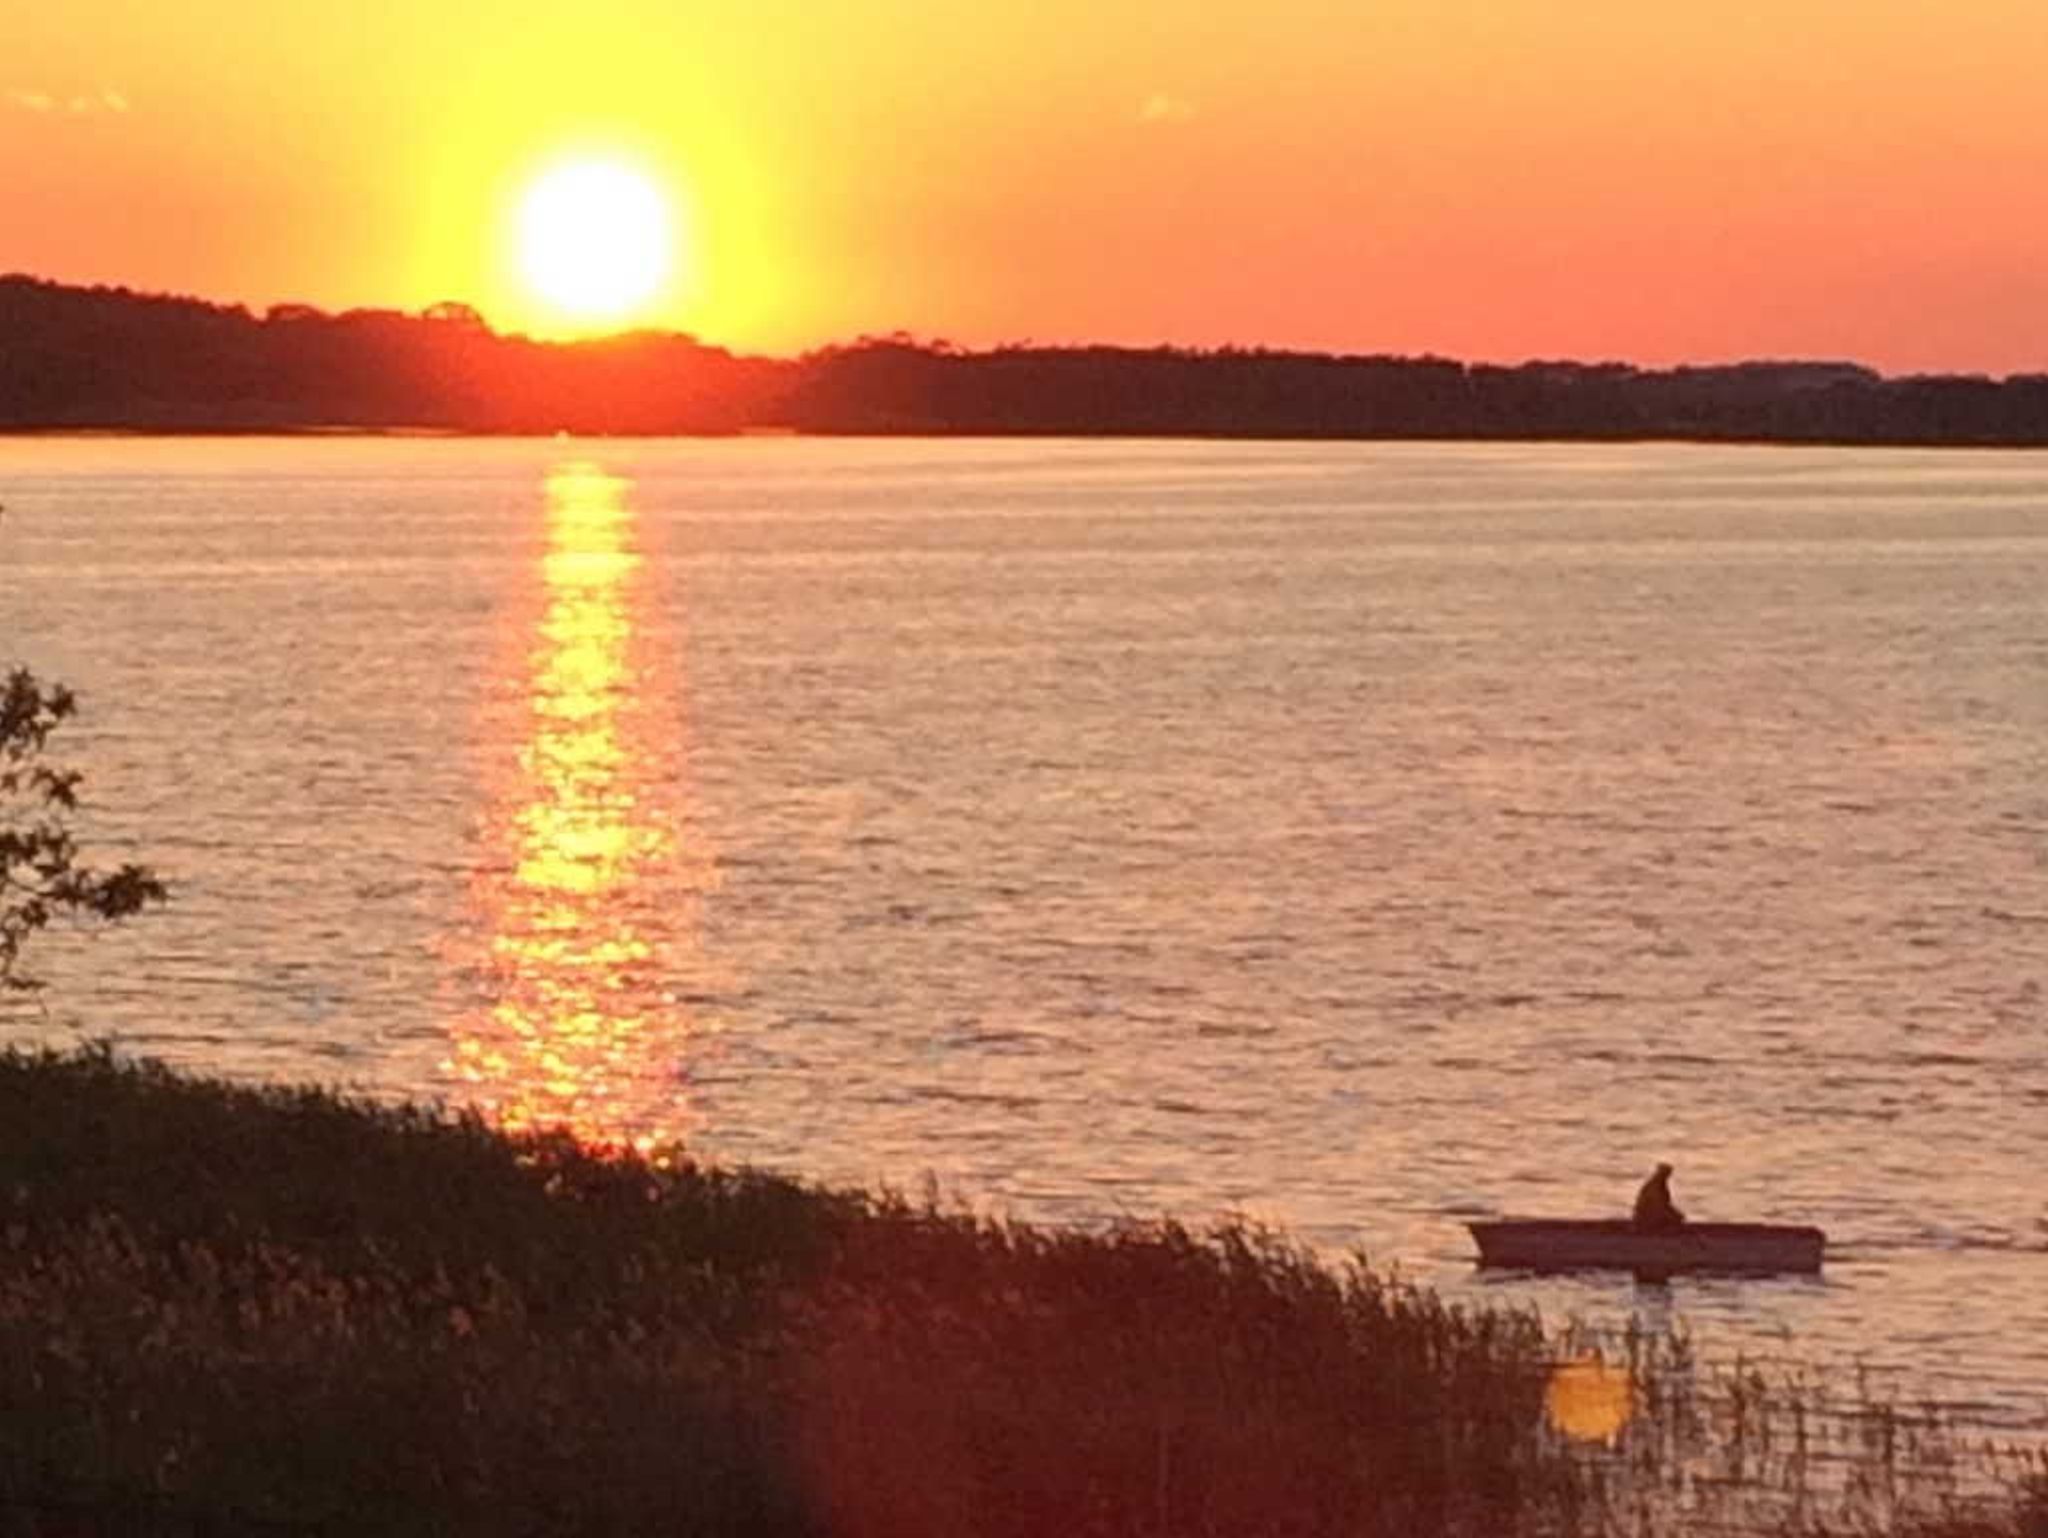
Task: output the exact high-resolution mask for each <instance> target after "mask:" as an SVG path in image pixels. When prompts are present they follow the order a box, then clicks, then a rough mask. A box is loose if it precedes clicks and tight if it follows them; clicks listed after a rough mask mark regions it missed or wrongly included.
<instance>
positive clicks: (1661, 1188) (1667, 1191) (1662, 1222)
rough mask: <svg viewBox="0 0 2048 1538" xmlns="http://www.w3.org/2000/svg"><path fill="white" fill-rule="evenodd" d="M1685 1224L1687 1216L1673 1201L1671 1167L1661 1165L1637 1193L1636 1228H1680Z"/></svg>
mask: <svg viewBox="0 0 2048 1538" xmlns="http://www.w3.org/2000/svg"><path fill="white" fill-rule="evenodd" d="M1684 1222H1685V1214H1684V1213H1682V1212H1680V1211H1679V1210H1678V1204H1677V1203H1676V1202H1674V1201H1672V1200H1671V1166H1670V1165H1668V1164H1660V1165H1658V1166H1657V1173H1656V1174H1654V1175H1652V1176H1651V1177H1650V1178H1649V1179H1648V1180H1646V1181H1644V1182H1643V1188H1642V1190H1640V1191H1638V1192H1637V1193H1636V1227H1638V1228H1648V1229H1662V1228H1678V1227H1680V1226H1681V1225H1683V1224H1684Z"/></svg>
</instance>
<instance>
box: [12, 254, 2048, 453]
mask: <svg viewBox="0 0 2048 1538" xmlns="http://www.w3.org/2000/svg"><path fill="white" fill-rule="evenodd" d="M322 427H324V428H342V429H359V430H377V429H401V428H418V429H440V430H447V431H457V432H480V433H533V432H554V431H558V430H566V431H570V432H578V433H692V434H713V433H736V432H745V431H752V430H765V429H787V430H793V431H797V432H809V433H905V434H990V435H1004V434H1067V435H1075V436H1088V435H1120V436H1203V437H1216V436H1222V437H1281V438H1496V439H1502V438H1577V439H1626V438H1684V439H1703V440H1750V441H1770V442H1784V443H1861V444H2008V445H2041V444H2048V373H2044V374H2024V375H2014V376H2011V377H2008V378H2005V379H2002V380H2000V379H1992V378H1988V377H1985V376H1981V375H1922V376H1910V377H1901V378H1886V377H1883V376H1881V375H1879V374H1878V373H1876V372H1875V371H1873V370H1871V369H1868V368H1864V367H1861V366H1859V365H1856V364H1853V363H1834V362H1756V363H1738V364H1732V365H1726V366H1716V367H1686V368H1675V369H1657V370H1652V369H1638V368H1634V367H1631V366H1629V365H1627V364H1621V363H1594V364H1586V363H1568V362H1533V363H1525V364H1521V365H1519V366H1514V367H1503V366H1496V365H1492V364H1465V363H1457V362H1453V361H1451V360H1448V359H1443V358H1435V357H1421V358H1406V357H1382V356H1366V357H1360V356H1334V355H1330V354H1323V353H1305V352H1283V351H1269V350H1265V349H1244V348H1223V349H1219V350H1192V349H1184V348H1166V347H1160V348H1150V349H1146V348H1129V347H1103V346H1076V347H1054V346H1036V345H1017V346H1005V347H997V348H994V349H991V350H988V351H966V350H962V349H960V348H956V347H953V346H951V345H950V344H947V343H944V342H928V341H920V340H917V339H915V338H912V337H909V336H904V335H893V336H886V337H863V338H861V339H860V340H858V341H855V342H852V343H849V344H845V345H841V346H833V347H826V348H823V349H820V350H818V351H816V352H811V353H807V354H804V355H803V356H801V357H798V358H791V359H778V358H765V357H748V356H743V355H737V354H734V353H732V352H729V351H727V350H725V349H724V348H720V347H712V346H707V345H705V344H703V343H701V342H699V341H697V340H696V339H694V338H692V337H689V336H682V335H675V334H670V333H661V332H632V333H626V334H622V335H619V336H613V337H605V338H600V339H593V340H588V341H573V342H540V341H534V340H532V339H530V338H527V337H523V336H510V335H499V334H498V333H496V332H494V331H492V330H491V329H490V328H489V327H488V326H487V325H486V324H485V323H484V321H483V319H482V318H481V317H480V316H479V315H478V314H477V313H476V312H475V311H474V310H472V309H470V308H468V307H467V306H464V305H459V304H442V305H435V306H433V307H432V308H430V309H428V310H426V311H424V312H422V313H420V314H418V315H409V314H402V313H400V312H398V311H395V310H349V311H346V312H344V313H341V314H328V313H326V312H323V311H321V310H317V309H314V308H312V307H310V306H307V305H294V304H287V305H277V306H274V307H273V308H271V309H269V310H268V311H266V312H264V313H263V314H261V315H257V314H253V313H251V312H250V311H249V310H248V309H246V308H244V307H243V306H240V305H219V304H210V303H206V302H204V301H201V300H197V299H189V298H182V297H174V296H166V295H154V294H138V293H134V292H132V291H130V290H128V289H125V288H81V287H74V286H70V285H65V284H59V283H53V282H49V281H46V280H42V279H37V278H31V277H24V276H19V275H14V276H7V277H0V430H28V429H61V428H111V429H136V430H161V431H267V430H289V429H306V428H322Z"/></svg>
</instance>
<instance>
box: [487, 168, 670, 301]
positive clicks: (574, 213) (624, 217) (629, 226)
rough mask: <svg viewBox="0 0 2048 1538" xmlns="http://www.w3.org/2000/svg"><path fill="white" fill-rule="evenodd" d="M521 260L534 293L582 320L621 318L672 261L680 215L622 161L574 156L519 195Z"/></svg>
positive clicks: (652, 290)
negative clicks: (677, 215) (677, 220)
mask: <svg viewBox="0 0 2048 1538" xmlns="http://www.w3.org/2000/svg"><path fill="white" fill-rule="evenodd" d="M515 238H516V240H517V242H518V253H519V267H520V272H521V274H522V275H523V276H524V278H525V280H526V282H527V284H528V286H529V287H531V288H532V290H533V292H534V293H535V295H536V296H537V297H539V298H540V299H542V300H543V301H545V302H546V303H547V304H549V305H552V306H553V307H554V308H555V309H557V310H559V311H561V312H562V313H563V314H564V315H565V316H567V317H569V318H571V319H575V320H582V321H615V320H623V319H626V318H628V317H629V316H631V315H632V314H633V312H634V311H635V310H637V309H639V308H641V307H642V306H644V305H645V304H647V302H648V301H649V300H651V299H652V298H654V296H655V295H656V294H658V293H659V292H660V291H661V288H662V286H663V284H664V283H666V282H667V281H668V279H669V277H670V274H671V272H672V270H673V268H674V266H675V245H676V237H675V218H674V212H673V210H672V208H671V206H670V204H669V201H668V199H667V198H665V197H664V196H663V195H662V192H661V189H660V188H659V187H657V186H656V185H655V183H654V182H653V180H652V179H651V178H649V177H647V176H646V175H644V174H642V173H641V172H639V171H637V170H635V169H633V168H632V167H631V166H628V165H625V164H623V163H621V162H618V161H611V160H572V161H568V162H565V163H563V164H560V165H557V166H554V167H553V168H551V169H549V170H547V171H545V172H543V173H542V174H541V175H540V176H539V177H537V178H536V179H535V180H534V181H533V182H532V183H531V184H530V185H529V186H528V187H527V189H526V191H525V194H524V195H523V196H522V197H521V198H520V201H519V214H518V226H517V232H516V236H515Z"/></svg>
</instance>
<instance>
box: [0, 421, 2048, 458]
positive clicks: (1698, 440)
mask: <svg viewBox="0 0 2048 1538" xmlns="http://www.w3.org/2000/svg"><path fill="white" fill-rule="evenodd" d="M165 438H277V439H287V440H314V441H319V440H326V439H364V440H420V441H443V440H453V441H475V442H499V441H520V442H536V443H540V442H548V441H552V440H556V439H566V440H570V441H582V440H586V439H587V440H592V441H596V442H632V441H640V442H657V443H658V442H679V443H685V442H728V441H735V440H772V441H784V440H789V439H796V440H811V441H819V442H844V441H847V440H872V441H875V442H931V443H943V442H955V441H957V442H968V443H972V442H982V443H1005V442H1066V443H1202V444H1213V443H1276V444H1283V443H1284V444H1297V443H1298V444H1416V445H1424V446H1428V445H1452V446H1469V447H1485V446H1492V445H1501V446H1514V445H1526V446H1557V447H1571V446H1574V445H1577V446H1587V445H1592V446H1612V447H1656V446H1669V447H1688V448H1759V449H1842V450H1857V449H1864V450H1870V451H1873V452H1909V451H1931V450H1954V451H1957V452H1969V451H1973V450H1974V451H1983V452H1993V453H2024V452H2043V451H2048V433H2044V434H2043V435H2041V436H2038V437H2029V438H2018V437H2013V438H1982V439H1975V438H1972V439H1963V438H1913V437H1895V438H1847V437H1842V438H1802V437H1791V436H1782V437H1776V436H1768V435H1754V434H1712V433H1625V432H1615V433H1575V434H1517V433H1501V434H1471V433H1442V434H1428V433H1412V432H1410V433H1385V434H1376V433H1375V434H1365V433H1307V432H1304V433H1285V432H1272V431H1262V430H1257V429H1247V430H1245V431H1243V432H1226V431H1218V432H1195V431H1190V432H1124V431H1120V430H1115V429H1104V430H1102V431H1100V432H1084V431H1068V430H1046V431H1037V430H1031V429H1019V430H1009V431H995V430H985V429H959V430H955V429H946V428H930V427H912V428H904V429H901V430H890V429H878V428H846V429H843V430H840V429H820V428H812V427H807V428H796V427H746V428H738V429H734V430H729V431H727V430H705V431H689V430H678V431H672V432H592V431H588V430H580V429H579V430H571V429H567V428H559V429H553V430H542V429H531V430H523V429H505V430H498V429H493V428H484V427H435V426H421V425H408V424H403V423H392V424H385V425H379V426H337V425H331V424H325V425H323V424H317V423H302V424H283V423H246V424H239V423H238V424H196V425H195V424H187V425H150V424H147V423H126V424H114V425H100V424H94V425H89V426H75V425H43V426H14V425H7V424H0V442H4V441H9V440H14V441H31V440H46V439H54V440H60V441H92V440H102V439H103V440H108V441H116V442H118V441H125V440H145V441H153V440H158V439H165Z"/></svg>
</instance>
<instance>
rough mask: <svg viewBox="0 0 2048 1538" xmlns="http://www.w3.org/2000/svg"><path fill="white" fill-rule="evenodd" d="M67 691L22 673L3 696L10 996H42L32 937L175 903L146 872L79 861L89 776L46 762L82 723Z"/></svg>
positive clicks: (5, 949) (1, 779) (0, 766)
mask: <svg viewBox="0 0 2048 1538" xmlns="http://www.w3.org/2000/svg"><path fill="white" fill-rule="evenodd" d="M77 710H78V700H77V697H76V696H75V695H73V694H72V692H71V691H70V690H69V689H67V688H65V687H64V686H63V685H61V684H55V685H51V686H49V687H45V686H44V685H42V684H41V683H39V682H38V681H37V679H36V677H35V675H34V674H33V673H31V672H29V670H28V669H27V668H15V669H14V670H12V671H11V672H10V673H9V674H8V675H7V682H6V687H5V690H4V691H0V988H8V989H16V990H25V989H34V988H39V987H41V986H42V984H41V982H40V980H39V979H37V978H34V977H31V976H29V975H28V974H27V973H26V972H24V971H22V969H21V965H20V962H21V953H22V949H23V947H24V946H25V945H27V943H28V941H29V939H30V937H32V936H33V935H35V934H36V933H37V932H38V931H39V930H42V929H44V928H47V927H48V926H49V924H50V922H51V920H53V919H55V918H57V917H58V916H59V915H65V916H69V917H75V918H84V919H100V920H104V921H107V922H112V921H114V920H116V919H124V918H127V917H129V916H130V915H131V914H135V913H139V912H141V911H142V910H143V909H144V908H146V907H148V906H149V905H150V904H151V903H160V902H163V901H165V900H166V898H168V897H169V895H170V893H169V890H168V889H167V888H166V887H165V885H164V884H163V882H162V881H160V880H158V879H157V877H156V875H155V873H154V872H152V871H150V870H149V869H148V868H147V867H145V866H141V865H123V866H120V867H119V868H118V869H115V870H111V871H104V872H101V871H95V870H92V869H90V868H89V867H87V866H85V865H83V864H81V863H80V861H79V849H78V841H77V839H76V838H75V837H74V836H73V834H72V831H71V827H70V820H71V817H72V814H73V813H75V812H76V811H77V810H78V787H79V784H80V782H81V781H82V780H83V779H84V774H83V772H82V771H80V770H77V769H67V768H60V767H55V766H53V765H51V764H50V763H48V762H46V761H45V758H44V754H45V750H46V748H47V747H48V744H49V740H50V737H51V735H52V734H53V733H54V732H55V731H56V730H57V729H58V728H59V727H60V726H62V725H63V723H64V722H65V721H67V720H69V719H70V718H71V717H72V716H73V715H75V714H76V713H77Z"/></svg>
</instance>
